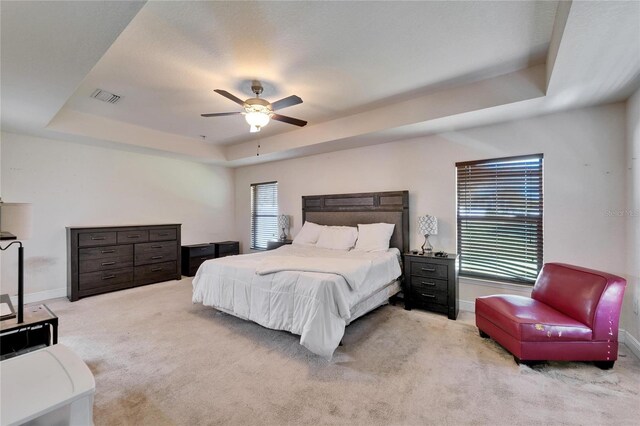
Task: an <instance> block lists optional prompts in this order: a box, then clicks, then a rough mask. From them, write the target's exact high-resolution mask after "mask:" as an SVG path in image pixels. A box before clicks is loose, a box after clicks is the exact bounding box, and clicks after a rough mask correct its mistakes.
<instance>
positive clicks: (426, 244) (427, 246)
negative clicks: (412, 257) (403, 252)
mask: <svg viewBox="0 0 640 426" xmlns="http://www.w3.org/2000/svg"><path fill="white" fill-rule="evenodd" d="M421 248H422V253H420V254H425V253H427V254H429V253H431V252H433V246H432V245H431V243H430V242H429V234H425V235H424V243H423V244H422V247H421Z"/></svg>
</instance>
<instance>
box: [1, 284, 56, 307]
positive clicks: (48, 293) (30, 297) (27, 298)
mask: <svg viewBox="0 0 640 426" xmlns="http://www.w3.org/2000/svg"><path fill="white" fill-rule="evenodd" d="M58 297H67V288H66V287H62V288H54V289H53V290H45V291H37V292H35V293H27V294H25V295H24V303H37V302H44V301H45V300H49V299H57V298H58ZM11 303H13V306H17V305H18V296H11Z"/></svg>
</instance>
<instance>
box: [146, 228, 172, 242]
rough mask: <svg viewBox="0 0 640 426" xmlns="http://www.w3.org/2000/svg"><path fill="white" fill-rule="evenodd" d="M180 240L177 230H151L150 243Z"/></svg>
mask: <svg viewBox="0 0 640 426" xmlns="http://www.w3.org/2000/svg"><path fill="white" fill-rule="evenodd" d="M177 238H178V231H177V230H176V229H175V228H171V229H150V230H149V241H168V240H175V239H177Z"/></svg>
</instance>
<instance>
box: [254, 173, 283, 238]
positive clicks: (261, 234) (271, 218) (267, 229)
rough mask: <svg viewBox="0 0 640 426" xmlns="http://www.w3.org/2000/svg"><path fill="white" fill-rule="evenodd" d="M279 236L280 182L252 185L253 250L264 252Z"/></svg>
mask: <svg viewBox="0 0 640 426" xmlns="http://www.w3.org/2000/svg"><path fill="white" fill-rule="evenodd" d="M277 235H278V182H264V183H254V184H251V248H252V249H257V250H264V249H266V248H267V241H269V240H271V239H273V238H274V237H276V236H277Z"/></svg>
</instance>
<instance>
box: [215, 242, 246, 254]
mask: <svg viewBox="0 0 640 426" xmlns="http://www.w3.org/2000/svg"><path fill="white" fill-rule="evenodd" d="M212 244H214V245H215V247H216V257H225V256H233V255H236V254H240V243H239V242H238V241H220V242H217V243H212Z"/></svg>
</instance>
